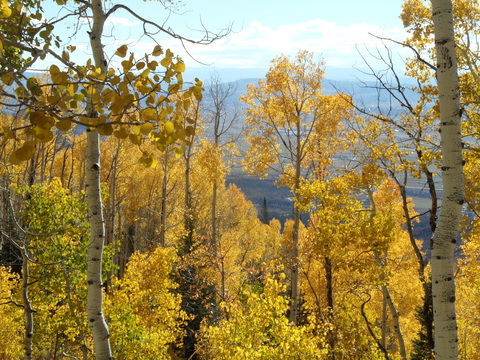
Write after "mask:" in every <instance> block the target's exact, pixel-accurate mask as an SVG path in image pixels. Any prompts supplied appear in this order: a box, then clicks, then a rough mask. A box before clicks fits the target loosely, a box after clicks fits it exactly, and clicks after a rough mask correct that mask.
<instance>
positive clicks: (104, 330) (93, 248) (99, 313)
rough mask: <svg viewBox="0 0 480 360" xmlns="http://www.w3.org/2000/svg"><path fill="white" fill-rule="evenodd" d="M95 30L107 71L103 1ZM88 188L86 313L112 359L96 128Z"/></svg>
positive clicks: (98, 62)
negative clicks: (106, 312) (105, 296)
mask: <svg viewBox="0 0 480 360" xmlns="http://www.w3.org/2000/svg"><path fill="white" fill-rule="evenodd" d="M91 10H92V15H93V16H92V31H91V32H90V45H91V47H92V52H93V59H94V62H95V66H96V67H97V68H99V69H101V71H102V72H103V73H105V72H106V64H107V61H106V59H105V54H104V52H103V44H102V41H101V39H102V35H103V26H104V23H105V11H104V9H103V5H102V1H101V0H92V1H91ZM86 112H87V114H88V116H89V117H92V118H93V117H95V116H96V115H97V114H96V111H95V106H94V104H93V101H88V103H87V108H86ZM85 190H86V195H87V204H88V218H89V222H90V243H89V246H88V255H87V256H88V265H87V284H88V294H87V314H88V323H89V326H90V329H91V330H92V336H93V343H94V346H95V358H96V359H97V360H104V359H111V358H112V352H111V348H110V333H109V330H108V325H107V323H106V321H105V317H104V315H103V280H102V257H103V248H104V242H105V220H104V214H103V205H102V196H101V191H100V136H99V134H98V131H97V129H90V130H89V131H87V147H86V156H85Z"/></svg>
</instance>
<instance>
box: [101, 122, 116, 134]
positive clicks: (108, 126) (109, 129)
mask: <svg viewBox="0 0 480 360" xmlns="http://www.w3.org/2000/svg"><path fill="white" fill-rule="evenodd" d="M98 133H99V134H100V135H106V136H109V135H112V133H113V126H112V125H111V124H105V125H102V126H99V127H98Z"/></svg>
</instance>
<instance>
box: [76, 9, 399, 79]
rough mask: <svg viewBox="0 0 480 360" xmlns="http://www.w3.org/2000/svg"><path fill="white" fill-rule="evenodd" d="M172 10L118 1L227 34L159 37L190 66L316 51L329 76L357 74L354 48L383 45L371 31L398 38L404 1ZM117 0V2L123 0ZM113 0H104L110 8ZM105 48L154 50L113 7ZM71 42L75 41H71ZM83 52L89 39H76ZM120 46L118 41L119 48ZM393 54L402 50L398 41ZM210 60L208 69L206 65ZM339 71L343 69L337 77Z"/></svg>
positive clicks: (181, 27)
mask: <svg viewBox="0 0 480 360" xmlns="http://www.w3.org/2000/svg"><path fill="white" fill-rule="evenodd" d="M182 1H183V3H182V5H181V6H180V7H179V8H178V9H177V11H176V13H174V12H169V11H167V10H165V9H163V8H162V6H161V5H160V4H159V3H158V2H157V1H140V0H123V3H124V4H126V5H128V6H130V7H132V8H133V10H135V11H136V12H138V13H139V14H141V15H142V16H143V17H145V18H146V19H148V20H151V21H154V22H157V23H161V24H164V26H165V27H167V28H171V29H172V30H173V31H175V32H176V33H177V34H179V35H182V36H185V37H187V38H192V39H200V38H201V37H202V36H203V34H204V33H203V32H202V29H203V28H206V29H208V30H209V31H211V32H213V33H221V32H222V31H224V30H225V29H227V28H231V30H232V31H231V32H230V34H229V35H227V36H225V37H223V38H221V39H219V40H217V41H215V42H213V43H212V44H210V45H192V44H186V45H185V47H186V50H188V54H187V53H186V51H185V50H184V49H183V48H182V45H181V44H180V42H179V41H178V40H175V39H171V38H168V37H167V36H164V35H161V34H160V35H158V37H156V39H157V40H158V41H159V43H160V44H161V45H162V46H163V47H165V48H170V49H172V51H173V52H174V53H175V54H179V55H180V56H181V57H182V58H183V59H184V60H185V63H186V64H187V69H189V70H190V71H192V72H193V71H197V72H204V71H205V69H208V71H210V70H212V69H216V70H221V69H225V68H228V69H230V70H231V69H236V72H234V71H233V70H232V71H230V72H232V73H236V74H237V75H232V76H233V77H235V76H237V77H245V76H247V75H248V74H252V75H253V74H254V75H253V76H259V74H260V73H262V72H263V73H266V70H268V67H269V66H270V61H271V60H272V59H274V58H275V57H277V56H279V55H281V54H285V55H289V56H294V55H295V54H296V53H297V52H298V51H299V50H308V51H311V52H314V53H315V58H316V59H318V60H321V59H322V60H324V61H325V64H326V70H327V75H328V74H329V73H331V74H334V76H337V77H339V76H342V75H343V76H344V77H345V78H348V77H353V76H356V74H357V73H358V72H357V71H356V70H354V68H363V67H364V64H363V61H362V59H361V56H360V55H359V52H361V53H362V54H363V56H364V57H366V58H367V60H368V61H373V58H372V57H371V56H370V55H369V54H368V52H369V51H373V52H375V51H376V49H377V48H382V47H383V45H382V44H381V42H380V41H379V40H378V39H376V38H375V37H373V36H371V35H369V33H372V34H375V35H378V36H381V37H386V38H392V39H395V40H399V41H403V40H404V39H405V38H406V32H405V30H404V29H403V26H402V22H401V20H400V19H399V15H400V12H401V5H402V3H403V0H342V1H340V0H297V1H296V2H294V1H291V0H288V1H285V0H241V1H240V0H234V1H229V0H182ZM120 2H121V1H120ZM112 3H113V2H106V4H107V6H112V5H111V4H112ZM110 24H111V26H112V27H111V28H110V27H109V28H108V29H107V30H106V33H107V34H109V35H110V36H109V37H107V42H108V43H109V45H110V46H117V45H118V46H120V45H121V44H124V43H125V44H127V45H129V46H130V48H131V49H134V51H136V52H138V53H139V54H141V53H142V52H143V53H144V52H148V51H151V50H152V48H153V45H152V41H151V40H150V39H148V38H147V37H142V36H141V34H142V33H143V29H142V26H141V24H140V21H138V20H136V19H134V18H133V17H132V16H130V15H129V14H128V13H127V12H126V11H122V10H120V11H117V12H116V13H115V14H114V15H113V16H112V17H111V18H110ZM75 42H76V43H75ZM72 43H75V44H76V45H77V47H78V48H79V49H80V50H82V46H83V51H84V52H85V54H86V53H87V52H88V43H87V42H86V40H83V44H82V39H77V38H75V39H73V40H72ZM118 46H117V47H118ZM394 52H395V54H396V55H397V53H398V57H399V58H400V56H404V55H406V53H405V50H404V49H401V48H399V47H396V48H395V49H394ZM206 65H208V67H207V66H206ZM339 74H342V75H339Z"/></svg>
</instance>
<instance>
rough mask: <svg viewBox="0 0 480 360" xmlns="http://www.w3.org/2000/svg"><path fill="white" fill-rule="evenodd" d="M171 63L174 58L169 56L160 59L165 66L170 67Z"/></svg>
mask: <svg viewBox="0 0 480 360" xmlns="http://www.w3.org/2000/svg"><path fill="white" fill-rule="evenodd" d="M171 63H172V58H169V57H166V58H163V59H162V61H160V64H161V65H162V66H163V67H165V68H167V67H169V66H170V64H171Z"/></svg>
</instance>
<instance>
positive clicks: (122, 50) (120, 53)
mask: <svg viewBox="0 0 480 360" xmlns="http://www.w3.org/2000/svg"><path fill="white" fill-rule="evenodd" d="M127 51H128V46H127V45H122V46H120V47H119V48H118V49H117V51H116V52H115V55H117V56H120V57H125V56H126V55H127Z"/></svg>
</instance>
